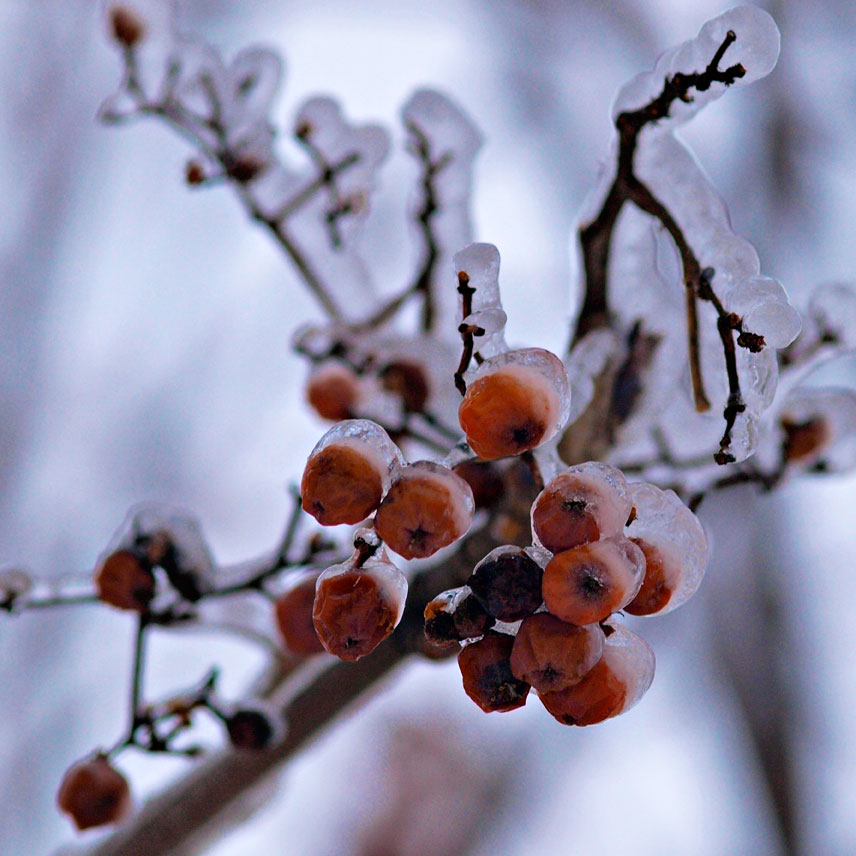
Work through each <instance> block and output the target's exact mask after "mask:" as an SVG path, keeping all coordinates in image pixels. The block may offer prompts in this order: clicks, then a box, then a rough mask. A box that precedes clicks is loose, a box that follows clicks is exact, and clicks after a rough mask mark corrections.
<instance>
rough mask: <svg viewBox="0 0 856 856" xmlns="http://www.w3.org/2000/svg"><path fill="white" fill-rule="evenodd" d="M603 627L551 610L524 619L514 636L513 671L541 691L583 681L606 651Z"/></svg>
mask: <svg viewBox="0 0 856 856" xmlns="http://www.w3.org/2000/svg"><path fill="white" fill-rule="evenodd" d="M603 642H604V635H603V630H601V628H600V626H599V625H597V624H589V625H588V626H586V627H577V626H576V625H575V624H568V623H566V622H564V621H562V620H561V619H559V618H556V617H555V616H554V615H550V613H548V612H539V613H537V614H535V615H530V616H529V618H526V619H524V621H523V623H522V624H521V625H520V629H519V630H518V631H517V636H515V638H514V648H513V649H512V651H511V671H512V672H513V673H514V676H515V677H516V678H519V679H520V680H521V681H526V682H527V683H529V684H532V686H533V687H535V689H536V690H538V692H539V693H546V692H555V691H556V690H563V689H565V688H566V687H570V686H573V685H574V684H577V683H579V682H580V681H581V680H582V679H583V677H585V675H586V674H588V672H590V671H591V669H592V668H593V667H594V665H595V663H597V661H598V660H599V659H600V657H601V654H602V653H603Z"/></svg>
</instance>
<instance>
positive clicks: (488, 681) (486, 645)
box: [458, 632, 530, 713]
mask: <svg viewBox="0 0 856 856" xmlns="http://www.w3.org/2000/svg"><path fill="white" fill-rule="evenodd" d="M513 645H514V637H513V636H507V635H505V634H504V633H493V632H489V633H487V634H485V636H483V637H482V638H481V639H479V641H478V642H473V643H471V644H469V645H467V646H466V648H464V649H463V650H462V651H461V653H460V654H458V666H459V668H460V670H461V677H462V678H463V681H464V691H465V692H466V694H467V695H468V696H469V697H470V698H471V699H472V700H473V701H474V702H475V703H476V704H477V705H478V706H479V707H480V708H481V709H482V710H483V711H484V712H485V713H492V712H493V711H506V710H515V709H516V708H518V707H523V705H524V704H526V696H528V695H529V689H530V687H529V684H527V683H526V682H524V681H521V680H518V679H517V678H515V677H514V675H513V674H512V672H511V665H510V663H509V657H510V656H511V649H512V646H513Z"/></svg>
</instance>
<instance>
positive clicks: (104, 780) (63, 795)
mask: <svg viewBox="0 0 856 856" xmlns="http://www.w3.org/2000/svg"><path fill="white" fill-rule="evenodd" d="M56 802H57V805H58V806H59V808H60V810H61V811H62V812H64V813H65V814H67V815H68V816H69V817H70V818H71V819H72V821H73V822H74V825H75V826H76V827H77V828H78V829H79V830H84V829H90V828H92V827H96V826H106V825H107V824H110V823H117V822H118V821H120V820H122V819H123V818H125V817H127V816H128V815H129V814H130V813H131V808H132V806H131V790H130V788H129V787H128V781H127V779H125V777H124V776H123V775H122V774H121V773H120V772H119V771H118V770H116V769H115V768H114V767H113V766H111V764H110V762H109V761H108V760H107V757H106V756H105V755H96V756H95V757H94V758H90V759H87V760H84V761H78V762H77V763H76V764H73V765H72V766H71V767H69V769H68V770H67V771H66V773H65V775H64V776H63V778H62V782H61V784H60V786H59V791H58V792H57V797H56Z"/></svg>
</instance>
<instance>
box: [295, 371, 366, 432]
mask: <svg viewBox="0 0 856 856" xmlns="http://www.w3.org/2000/svg"><path fill="white" fill-rule="evenodd" d="M306 399H307V401H308V402H309V404H310V405H311V407H312V409H313V410H314V411H315V412H316V413H317V414H318V415H319V416H320V417H321V418H322V419H329V420H331V421H333V422H338V421H339V420H341V419H350V418H351V417H352V416H353V414H354V412H355V410H356V407H357V404H358V402H359V400H360V380H359V378H358V377H357V375H356V373H355V372H354V370H353V369H352V368H351V367H350V366H348V365H346V364H345V363H341V362H339V361H338V360H331V361H329V362H325V363H322V364H321V365H320V366H319V367H318V368H317V369H316V370H315V371H314V372H313V373H312V375H311V376H310V378H309V381H308V382H307V384H306Z"/></svg>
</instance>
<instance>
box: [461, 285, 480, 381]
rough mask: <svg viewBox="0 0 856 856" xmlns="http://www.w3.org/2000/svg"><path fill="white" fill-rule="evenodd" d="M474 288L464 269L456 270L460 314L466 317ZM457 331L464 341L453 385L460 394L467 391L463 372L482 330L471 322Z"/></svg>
mask: <svg viewBox="0 0 856 856" xmlns="http://www.w3.org/2000/svg"><path fill="white" fill-rule="evenodd" d="M475 293H476V290H475V289H474V288H473V287H472V286H471V285H470V278H469V276H468V275H467V272H466V271H465V270H462V271H458V294H460V295H461V304H462V307H463V308H462V312H461V314H462V316H463V317H464V318H467V317H468V316H469V315H471V314H472V311H473V295H474V294H475ZM458 332H459V333H460V334H461V340H462V341H463V343H464V350H463V352H462V353H461V361H460V362H459V363H458V368H457V370H456V371H455V386H456V387H457V389H458V392H460V393H461V395H466V393H467V382H466V381H465V380H464V372H466V370H467V369H468V368H469V367H470V363H471V362H472V359H473V351H474V350H475V337H476V336H483V335H484V330H483V329H482V328H481V327H476V326H474V325H473V324H464V323H462V324H461V325H460V327H458Z"/></svg>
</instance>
